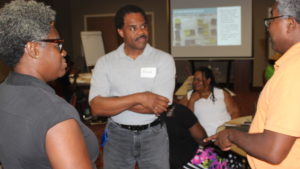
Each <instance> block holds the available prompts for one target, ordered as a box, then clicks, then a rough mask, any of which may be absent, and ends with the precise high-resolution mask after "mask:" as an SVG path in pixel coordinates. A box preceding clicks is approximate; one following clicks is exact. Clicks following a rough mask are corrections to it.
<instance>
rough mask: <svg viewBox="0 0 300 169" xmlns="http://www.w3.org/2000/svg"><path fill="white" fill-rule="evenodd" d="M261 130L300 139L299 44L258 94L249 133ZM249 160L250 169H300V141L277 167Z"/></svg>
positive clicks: (276, 64)
mask: <svg viewBox="0 0 300 169" xmlns="http://www.w3.org/2000/svg"><path fill="white" fill-rule="evenodd" d="M264 129H267V130H270V131H274V132H277V133H282V134H285V135H290V136H295V137H300V43H297V44H295V45H294V46H292V47H291V48H290V49H289V50H288V51H287V52H286V53H285V54H284V55H283V56H282V57H281V58H280V59H279V60H278V61H277V62H276V63H275V73H274V75H273V76H272V78H271V79H270V80H269V81H268V82H267V84H266V85H265V87H264V89H263V91H262V92H261V94H260V97H259V99H258V104H257V111H256V114H255V117H254V119H253V122H252V124H251V127H250V130H249V133H262V132H263V131H264ZM258 144H259V143H258ZM248 161H249V163H250V166H251V168H252V169H269V168H272V169H277V168H278V169H300V139H299V138H298V139H297V140H296V142H295V144H294V145H293V147H292V149H291V150H290V152H289V154H288V156H287V157H286V158H285V159H284V160H283V161H282V163H281V164H279V165H272V164H269V163H266V162H264V161H261V160H259V159H256V158H254V157H251V156H249V155H248Z"/></svg>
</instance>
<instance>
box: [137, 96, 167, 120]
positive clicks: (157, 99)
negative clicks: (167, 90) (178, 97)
mask: <svg viewBox="0 0 300 169" xmlns="http://www.w3.org/2000/svg"><path fill="white" fill-rule="evenodd" d="M140 99H141V100H140V102H141V104H142V105H143V106H144V107H146V108H147V109H150V110H152V111H153V113H154V114H155V115H157V116H159V115H160V114H161V113H163V112H165V111H167V107H168V103H169V99H168V98H166V97H164V96H160V95H158V94H154V93H151V92H144V93H141V97H140Z"/></svg>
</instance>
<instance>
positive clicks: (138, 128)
mask: <svg viewBox="0 0 300 169" xmlns="http://www.w3.org/2000/svg"><path fill="white" fill-rule="evenodd" d="M116 124H117V125H119V126H120V127H122V128H124V129H128V130H134V131H141V130H146V129H147V128H149V127H153V126H156V125H158V124H161V120H160V118H157V119H156V120H154V121H153V122H152V123H150V124H144V125H125V124H119V123H116Z"/></svg>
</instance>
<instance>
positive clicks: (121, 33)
mask: <svg viewBox="0 0 300 169" xmlns="http://www.w3.org/2000/svg"><path fill="white" fill-rule="evenodd" d="M117 31H118V34H119V35H120V36H121V37H122V38H124V32H123V30H122V29H117Z"/></svg>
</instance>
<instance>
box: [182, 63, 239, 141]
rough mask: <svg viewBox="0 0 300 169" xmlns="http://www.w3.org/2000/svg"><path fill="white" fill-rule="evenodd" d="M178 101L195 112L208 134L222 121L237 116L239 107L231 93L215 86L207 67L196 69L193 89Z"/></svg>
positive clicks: (213, 132) (212, 76)
mask: <svg viewBox="0 0 300 169" xmlns="http://www.w3.org/2000/svg"><path fill="white" fill-rule="evenodd" d="M180 103H181V104H183V105H185V106H187V107H188V108H189V109H190V110H192V111H193V112H194V113H195V115H196V117H197V118H198V121H199V122H200V124H201V125H202V126H203V127H204V129H205V131H206V133H207V135H208V136H211V135H213V134H215V133H216V129H217V128H218V127H219V126H220V125H222V124H223V123H224V122H226V121H229V120H231V119H233V118H236V117H238V116H239V109H238V107H237V105H236V104H235V102H234V100H233V99H232V97H231V95H230V94H229V93H228V92H227V91H225V90H223V89H220V88H218V87H216V82H215V78H214V75H213V72H212V70H211V69H209V68H207V67H200V68H199V69H197V70H196V72H195V74H194V80H193V90H191V91H189V92H188V93H187V95H186V97H185V98H183V99H182V100H181V101H180Z"/></svg>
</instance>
